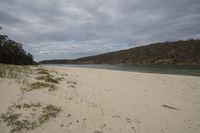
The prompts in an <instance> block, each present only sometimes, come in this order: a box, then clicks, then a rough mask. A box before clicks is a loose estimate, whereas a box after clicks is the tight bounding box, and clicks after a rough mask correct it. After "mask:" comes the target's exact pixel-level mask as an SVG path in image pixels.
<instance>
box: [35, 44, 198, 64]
mask: <svg viewBox="0 0 200 133" xmlns="http://www.w3.org/2000/svg"><path fill="white" fill-rule="evenodd" d="M199 51H200V40H186V41H175V42H162V43H154V44H150V45H147V46H140V47H135V48H131V49H126V50H121V51H116V52H110V53H105V54H101V55H96V56H90V57H84V58H79V59H75V60H46V61H41V62H39V63H41V64H129V65H200V52H199Z"/></svg>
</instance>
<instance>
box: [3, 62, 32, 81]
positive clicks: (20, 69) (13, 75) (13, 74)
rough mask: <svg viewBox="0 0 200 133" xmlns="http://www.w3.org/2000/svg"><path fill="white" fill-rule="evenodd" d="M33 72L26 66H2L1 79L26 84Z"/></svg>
mask: <svg viewBox="0 0 200 133" xmlns="http://www.w3.org/2000/svg"><path fill="white" fill-rule="evenodd" d="M31 73H32V70H31V69H30V68H29V67H26V66H17V65H5V64H0V78H8V79H16V80H17V81H18V82H25V81H26V78H25V77H29V75H30V74H31Z"/></svg>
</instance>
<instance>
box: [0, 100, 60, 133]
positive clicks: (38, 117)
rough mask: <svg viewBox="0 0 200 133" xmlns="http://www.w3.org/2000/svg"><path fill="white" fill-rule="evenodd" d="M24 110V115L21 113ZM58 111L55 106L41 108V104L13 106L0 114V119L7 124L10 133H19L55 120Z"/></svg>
mask: <svg viewBox="0 0 200 133" xmlns="http://www.w3.org/2000/svg"><path fill="white" fill-rule="evenodd" d="M25 110H26V113H25V114H24V113H22V112H23V111H25ZM27 110H29V111H27ZM60 111H61V109H60V108H58V107H56V106H53V105H47V106H42V105H41V103H29V104H27V103H24V104H17V105H16V104H14V105H13V106H11V107H9V108H8V110H7V112H6V113H3V114H1V116H0V119H2V121H4V122H6V123H7V126H9V127H10V128H11V132H12V133H13V132H21V131H27V130H33V129H35V128H37V127H39V126H41V125H42V124H44V123H46V122H47V121H48V120H49V119H50V118H55V117H56V115H57V114H58V113H59V112H60ZM35 113H38V114H35Z"/></svg>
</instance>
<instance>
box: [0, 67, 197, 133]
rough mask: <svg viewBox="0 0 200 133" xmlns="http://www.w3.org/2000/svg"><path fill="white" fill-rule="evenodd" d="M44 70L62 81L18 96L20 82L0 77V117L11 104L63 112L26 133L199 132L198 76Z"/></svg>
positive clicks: (2, 132) (2, 131)
mask: <svg viewBox="0 0 200 133" xmlns="http://www.w3.org/2000/svg"><path fill="white" fill-rule="evenodd" d="M46 68H47V69H48V70H54V71H56V72H57V73H54V75H55V76H63V77H64V80H62V81H61V82H60V83H59V84H57V89H56V90H54V91H48V90H47V89H45V88H44V89H38V90H33V91H30V92H25V93H21V90H20V87H21V86H20V84H18V83H16V82H14V81H13V80H9V79H2V78H0V106H1V108H0V113H4V112H6V110H7V108H8V107H9V106H11V105H12V102H16V103H25V102H35V103H37V102H40V103H42V104H43V105H48V104H52V105H56V106H57V107H59V108H60V109H61V111H60V112H59V113H58V114H57V116H56V117H55V118H51V119H50V120H49V121H48V122H46V123H44V124H42V125H41V126H40V127H37V128H35V129H33V130H28V131H25V132H28V133H55V132H57V133H198V132H200V77H195V76H178V75H166V74H147V73H135V72H122V71H113V70H100V69H89V68H73V67H67V68H62V67H46ZM33 78H34V75H33V76H32V77H30V81H34V80H35V79H33ZM7 132H10V127H9V126H6V123H5V122H3V121H2V120H1V121H0V133H7ZM22 132H24V131H22Z"/></svg>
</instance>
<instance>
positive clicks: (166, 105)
mask: <svg viewBox="0 0 200 133" xmlns="http://www.w3.org/2000/svg"><path fill="white" fill-rule="evenodd" d="M162 106H163V107H166V108H169V109H175V110H180V109H179V108H175V107H171V106H168V105H165V104H163V105H162Z"/></svg>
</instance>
